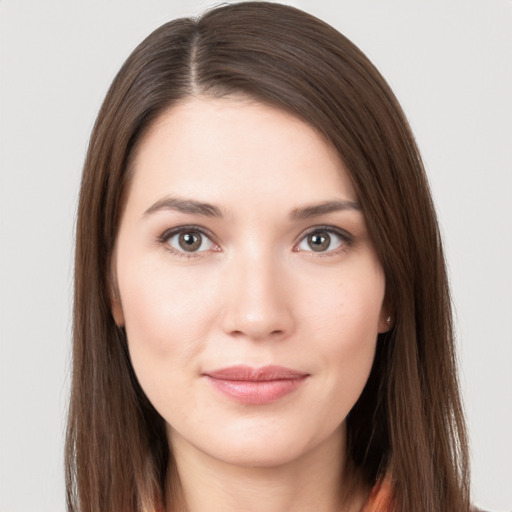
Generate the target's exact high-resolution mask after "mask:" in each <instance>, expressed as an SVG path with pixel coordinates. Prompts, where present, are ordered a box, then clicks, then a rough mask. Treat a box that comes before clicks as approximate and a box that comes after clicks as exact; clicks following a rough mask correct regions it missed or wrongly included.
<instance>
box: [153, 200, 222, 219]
mask: <svg viewBox="0 0 512 512" xmlns="http://www.w3.org/2000/svg"><path fill="white" fill-rule="evenodd" d="M161 210H173V211H177V212H181V213H191V214H193V215H204V216H205V217H223V215H222V212H221V211H220V209H219V208H217V207H216V206H214V205H213V204H209V203H202V202H200V201H195V200H193V199H181V198H179V197H170V196H168V197H163V198H162V199H159V200H158V201H157V202H156V203H155V204H153V205H152V206H150V207H149V208H148V209H147V210H146V211H145V212H144V217H145V216H147V215H150V214H152V213H155V212H158V211H161Z"/></svg>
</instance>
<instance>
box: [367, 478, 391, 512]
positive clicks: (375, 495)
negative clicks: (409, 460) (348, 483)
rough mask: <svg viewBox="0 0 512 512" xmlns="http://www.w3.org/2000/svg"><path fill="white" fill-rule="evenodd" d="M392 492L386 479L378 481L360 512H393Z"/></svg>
mask: <svg viewBox="0 0 512 512" xmlns="http://www.w3.org/2000/svg"><path fill="white" fill-rule="evenodd" d="M393 510H394V507H393V491H392V487H391V482H390V480H389V479H388V478H383V479H382V480H379V481H378V482H377V483H376V484H375V487H374V488H373V489H372V491H371V493H370V496H369V497H368V500H367V502H366V503H365V504H364V507H363V508H362V510H361V512H393Z"/></svg>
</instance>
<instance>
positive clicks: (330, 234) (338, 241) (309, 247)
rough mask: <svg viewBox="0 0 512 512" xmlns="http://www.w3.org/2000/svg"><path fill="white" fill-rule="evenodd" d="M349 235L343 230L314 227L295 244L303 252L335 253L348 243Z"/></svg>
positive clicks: (349, 241)
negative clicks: (314, 228)
mask: <svg viewBox="0 0 512 512" xmlns="http://www.w3.org/2000/svg"><path fill="white" fill-rule="evenodd" d="M350 243H351V240H350V237H349V235H347V234H345V233H344V232H343V231H341V230H338V229H335V228H334V227H333V228H328V229H327V228H325V229H316V230H315V231H310V232H309V234H307V235H305V236H304V238H303V239H302V240H301V241H300V242H299V244H298V245H297V250H298V251H304V252H318V253H320V252H325V253H333V254H335V253H336V251H337V249H341V248H343V247H344V246H346V245H350Z"/></svg>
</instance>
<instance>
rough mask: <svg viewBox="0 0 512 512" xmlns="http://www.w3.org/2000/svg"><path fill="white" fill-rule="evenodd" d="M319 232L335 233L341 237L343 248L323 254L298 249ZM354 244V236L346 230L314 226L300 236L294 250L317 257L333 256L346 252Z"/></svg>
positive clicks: (329, 226)
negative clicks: (310, 236) (305, 240)
mask: <svg viewBox="0 0 512 512" xmlns="http://www.w3.org/2000/svg"><path fill="white" fill-rule="evenodd" d="M317 232H324V233H325V232H327V233H333V234H334V235H336V236H338V237H340V238H341V239H342V240H343V242H344V243H343V244H342V245H341V247H337V248H335V249H330V250H328V251H323V252H315V251H312V250H311V251H306V250H301V249H299V248H298V246H299V244H300V243H301V242H302V241H303V240H304V239H305V238H306V237H308V236H309V235H312V234H313V233H317ZM353 242H354V238H353V236H352V235H351V234H350V233H348V232H347V231H345V230H344V229H341V228H338V227H336V226H331V225H319V226H313V227H311V228H309V229H307V230H306V231H303V232H302V233H301V234H300V235H299V237H298V238H297V240H296V241H295V243H294V249H293V250H294V251H295V252H303V253H310V254H314V255H315V256H331V255H334V254H339V253H340V252H342V251H344V250H346V249H347V248H348V247H350V246H351V245H352V244H353Z"/></svg>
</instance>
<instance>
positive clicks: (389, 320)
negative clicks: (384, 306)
mask: <svg viewBox="0 0 512 512" xmlns="http://www.w3.org/2000/svg"><path fill="white" fill-rule="evenodd" d="M386 323H387V324H388V325H389V324H390V323H391V317H390V316H388V317H387V318H386Z"/></svg>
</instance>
